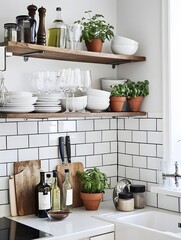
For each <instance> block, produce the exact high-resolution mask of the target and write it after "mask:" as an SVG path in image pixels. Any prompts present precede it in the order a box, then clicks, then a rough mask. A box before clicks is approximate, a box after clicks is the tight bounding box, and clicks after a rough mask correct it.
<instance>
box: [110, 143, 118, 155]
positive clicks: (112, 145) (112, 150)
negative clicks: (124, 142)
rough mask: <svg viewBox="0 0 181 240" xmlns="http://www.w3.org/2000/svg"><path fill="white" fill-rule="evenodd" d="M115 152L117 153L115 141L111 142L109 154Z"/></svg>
mask: <svg viewBox="0 0 181 240" xmlns="http://www.w3.org/2000/svg"><path fill="white" fill-rule="evenodd" d="M117 151H118V145H117V141H116V142H111V153H117Z"/></svg>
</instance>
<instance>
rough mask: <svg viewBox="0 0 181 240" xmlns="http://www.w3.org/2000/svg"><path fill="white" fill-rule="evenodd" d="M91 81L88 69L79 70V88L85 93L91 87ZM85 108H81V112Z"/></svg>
mask: <svg viewBox="0 0 181 240" xmlns="http://www.w3.org/2000/svg"><path fill="white" fill-rule="evenodd" d="M91 83H92V76H91V71H90V70H83V71H82V72H81V90H82V92H83V93H84V94H85V95H86V93H87V90H88V89H89V88H90V87H91ZM85 111H86V110H85V108H84V109H83V110H82V112H85Z"/></svg>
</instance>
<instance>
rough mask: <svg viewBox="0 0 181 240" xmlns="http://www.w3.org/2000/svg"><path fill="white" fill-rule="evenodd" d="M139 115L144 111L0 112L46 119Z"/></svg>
mask: <svg viewBox="0 0 181 240" xmlns="http://www.w3.org/2000/svg"><path fill="white" fill-rule="evenodd" d="M136 116H138V117H140V116H146V112H99V113H90V112H85V113H82V112H75V113H73V112H70V113H66V112H59V113H35V112H32V113H0V118H25V119H47V118H82V117H89V118H90V117H93V118H95V117H103V118H104V117H108V118H112V117H136Z"/></svg>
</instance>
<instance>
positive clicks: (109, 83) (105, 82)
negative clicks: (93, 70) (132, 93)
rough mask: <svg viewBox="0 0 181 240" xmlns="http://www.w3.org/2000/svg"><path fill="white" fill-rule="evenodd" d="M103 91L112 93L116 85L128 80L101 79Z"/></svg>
mask: <svg viewBox="0 0 181 240" xmlns="http://www.w3.org/2000/svg"><path fill="white" fill-rule="evenodd" d="M100 80H101V89H102V90H104V91H108V92H111V91H112V88H113V87H114V86H115V85H118V84H123V83H125V81H126V80H127V79H113V78H101V79H100Z"/></svg>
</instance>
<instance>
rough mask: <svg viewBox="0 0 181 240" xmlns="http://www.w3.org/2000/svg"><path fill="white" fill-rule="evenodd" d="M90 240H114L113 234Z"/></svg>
mask: <svg viewBox="0 0 181 240" xmlns="http://www.w3.org/2000/svg"><path fill="white" fill-rule="evenodd" d="M90 240H114V232H111V233H106V234H102V235H98V236H95V237H90Z"/></svg>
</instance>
